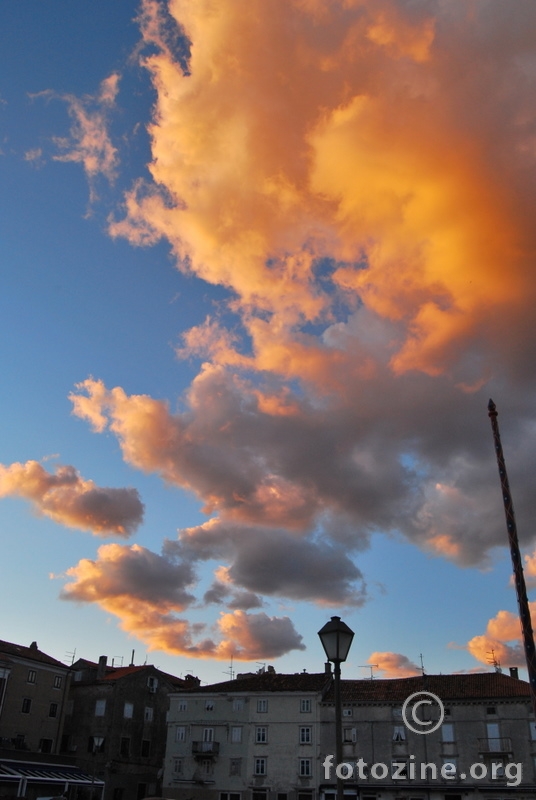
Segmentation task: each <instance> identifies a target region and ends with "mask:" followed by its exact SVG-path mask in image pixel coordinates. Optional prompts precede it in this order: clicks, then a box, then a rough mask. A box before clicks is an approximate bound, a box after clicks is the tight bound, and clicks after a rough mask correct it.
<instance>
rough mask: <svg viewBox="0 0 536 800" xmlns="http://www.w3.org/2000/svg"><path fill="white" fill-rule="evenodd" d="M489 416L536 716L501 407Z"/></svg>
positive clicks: (535, 658) (535, 651) (534, 662)
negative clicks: (500, 425)
mask: <svg viewBox="0 0 536 800" xmlns="http://www.w3.org/2000/svg"><path fill="white" fill-rule="evenodd" d="M488 415H489V418H490V420H491V429H492V431H493V441H494V443H495V452H496V455H497V465H498V467H499V478H500V481H501V489H502V495H503V502H504V513H505V515H506V528H507V531H508V541H509V544H510V555H511V557H512V567H513V570H514V582H515V586H516V595H517V605H518V608H519V619H520V621H521V631H522V634H523V647H524V649H525V660H526V662H527V672H528V674H529V684H530V693H531V699H532V710H533V712H534V715H535V716H536V648H535V646H534V634H533V631H532V622H531V618H530V607H529V601H528V598H527V588H526V586H525V576H524V575H523V563H522V561H521V553H520V550H519V540H518V538H517V525H516V518H515V514H514V504H513V502H512V495H511V494H510V485H509V483H508V474H507V472H506V464H505V462H504V455H503V450H502V444H501V436H500V433H499V423H498V422H497V407H496V405H495V403H494V402H493V400H491V399H490V401H489V403H488Z"/></svg>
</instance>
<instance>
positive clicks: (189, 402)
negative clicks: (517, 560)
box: [63, 0, 536, 674]
mask: <svg viewBox="0 0 536 800" xmlns="http://www.w3.org/2000/svg"><path fill="white" fill-rule="evenodd" d="M139 24H140V30H141V37H142V42H141V44H140V49H139V53H140V63H141V64H142V65H143V67H144V68H145V69H146V71H147V74H148V76H149V78H150V80H151V83H152V87H153V89H154V92H155V105H154V111H153V115H152V118H151V120H150V122H149V124H148V132H149V136H150V145H151V159H150V163H149V164H148V165H147V166H148V169H149V175H150V177H149V178H147V177H142V176H140V177H139V178H138V179H137V180H136V181H135V182H134V183H133V184H132V186H131V187H130V189H129V190H128V191H127V192H126V193H125V195H124V198H123V201H124V202H123V208H122V210H117V211H116V212H115V213H114V214H112V215H111V216H110V218H109V233H110V235H111V236H112V237H123V238H126V239H127V240H128V241H130V242H131V243H132V244H133V245H138V246H140V245H143V246H150V245H153V244H155V243H156V242H158V241H162V240H163V241H165V242H167V244H168V245H169V247H170V249H171V251H172V254H173V257H174V259H175V261H176V265H177V267H178V269H180V270H182V271H183V272H186V273H188V274H191V275H194V276H196V277H198V278H200V279H202V280H204V281H206V282H208V283H209V284H212V285H216V286H220V287H224V288H226V289H227V290H228V302H227V304H226V305H225V307H224V308H223V303H222V304H221V309H222V310H220V313H219V315H218V314H217V313H214V314H213V315H212V316H211V317H208V318H206V319H205V320H202V319H201V320H199V322H198V324H196V325H194V326H192V327H191V328H190V329H189V330H187V331H183V332H182V335H181V339H180V342H179V344H178V346H177V355H178V356H179V357H181V358H190V359H192V360H196V359H198V360H200V361H201V366H200V368H199V371H198V374H197V375H196V377H195V378H194V380H193V381H192V383H191V385H190V387H189V388H188V390H187V391H186V392H185V394H184V396H183V397H182V398H181V401H182V402H181V406H180V410H179V411H172V410H171V407H170V403H169V402H168V401H167V400H166V399H155V398H153V397H151V396H149V395H148V394H138V395H135V394H129V393H128V392H127V390H126V389H124V388H123V387H121V386H112V388H109V387H108V386H106V385H105V384H104V382H103V381H101V380H99V379H98V378H97V379H95V378H88V379H86V380H84V381H83V382H82V383H80V384H79V385H78V386H77V387H76V389H75V391H73V393H72V394H71V398H70V399H71V401H72V403H73V413H74V414H75V415H76V416H77V417H79V418H80V419H83V420H85V421H87V422H88V423H89V424H90V425H91V426H92V428H93V430H95V431H96V432H99V433H104V432H105V431H109V432H111V433H112V434H113V435H115V436H116V438H117V440H118V442H119V445H120V447H121V451H122V454H123V458H124V460H125V461H126V462H127V463H128V464H129V465H130V466H132V467H134V468H136V469H139V470H142V471H143V472H146V473H154V474H157V475H158V476H160V477H161V478H162V480H163V481H165V482H166V483H167V484H169V485H172V486H175V487H180V488H182V489H186V490H187V491H190V492H192V493H193V494H194V495H195V496H196V497H197V498H199V500H200V501H201V502H202V504H203V511H204V513H205V514H206V515H207V516H208V517H210V520H208V521H207V523H206V524H203V525H199V526H197V527H196V528H192V529H186V530H182V531H180V532H179V536H178V539H177V541H176V542H172V543H169V544H166V550H165V554H167V556H168V557H170V558H171V557H173V558H176V559H179V561H181V560H182V561H184V563H190V564H195V563H198V562H199V561H202V560H207V561H208V560H216V561H217V562H218V563H219V564H220V566H221V570H222V571H220V572H219V573H218V575H216V580H215V582H214V583H213V584H212V586H211V587H210V588H209V589H208V590H207V593H206V594H205V601H206V602H207V603H210V604H215V605H217V606H219V605H225V606H226V607H227V609H231V615H230V616H226V614H225V612H224V613H223V616H222V617H221V619H220V632H221V633H222V634H223V635H224V641H223V642H222V641H219V643H215V641H216V640H213V639H210V642H209V641H208V640H207V643H206V644H204V645H197V644H194V643H192V642H193V640H192V639H191V638H189V637H191V632H190V631H189V629H188V627H187V625H186V623H183V622H180V621H177V620H176V619H174V618H168V617H166V619H165V620H163V619H162V620H160V622H158V624H157V625H155V630H156V629H158V630H159V631H160V633H159V634H158V636H159V637H160V638H159V641H160V642H161V643H163V644H165V645H166V647H171V648H172V647H174V646H175V645H173V644H172V642H173V641H174V639H173V637H177V640H178V641H179V640H180V642H181V644H180V645H177V647H179V648H182V650H181V652H182V651H187V650H188V648H195V647H199V648H200V649H199V652H201V653H206V652H209V651H210V652H217V653H229V652H230V650H229V649H228V646H227V644H225V642H226V641H227V640H226V639H225V635H227V634H228V633H229V632H231V631H232V634H233V636H234V637H235V640H236V642H237V643H238V644H237V647H238V649H239V650H240V648H243V649H244V651H246V650H247V651H249V652H253V651H255V652H257V651H260V650H262V646H261V645H260V644H258V642H257V639H256V638H255V637H256V636H257V633H258V631H261V630H262V631H263V635H266V636H268V637H269V636H270V635H271V634H270V631H271V630H272V629H273V628H274V627H275V628H276V629H277V633H278V635H281V637H282V639H283V640H284V639H285V636H286V635H287V634H288V641H289V642H290V643H291V644H292V643H294V644H292V646H296V641H297V640H296V635H295V632H294V631H293V630H287V629H286V628H285V625H286V623H283V622H281V621H278V622H277V623H273V622H271V623H270V622H269V621H268V618H267V617H266V618H265V617H264V616H263V615H262V614H261V615H256V616H255V617H254V619H255V620H256V622H255V624H253V622H252V620H253V617H250V616H248V615H247V614H245V609H247V608H251V607H254V606H250V605H249V604H250V603H255V602H256V601H257V599H258V600H259V602H264V598H265V597H272V598H275V597H278V596H281V597H285V598H291V599H293V600H303V601H311V600H313V601H316V602H318V603H321V604H325V605H330V604H331V605H333V604H335V605H336V604H341V605H342V604H348V605H354V606H355V605H360V604H361V603H362V602H364V601H365V599H366V589H365V581H364V577H363V575H362V573H361V570H360V569H359V567H358V563H359V553H360V551H361V550H363V549H365V548H366V547H368V545H369V543H370V540H371V537H373V536H374V534H376V533H377V532H382V533H385V532H387V533H394V534H396V535H402V536H403V537H405V538H406V539H407V540H408V541H410V542H412V543H413V544H415V545H416V546H418V547H419V548H421V549H422V550H423V551H425V552H426V553H428V554H429V555H430V557H431V558H432V557H437V558H447V559H449V560H451V561H453V562H455V563H456V564H458V565H459V566H463V567H471V566H477V567H480V568H482V567H488V566H489V565H490V564H492V563H493V558H494V555H495V552H496V550H497V548H503V547H504V546H505V545H506V537H505V530H504V519H503V517H502V510H501V496H500V491H499V487H498V482H497V475H496V467H495V464H494V451H493V445H492V442H491V436H490V431H489V424H488V420H487V415H486V406H487V399H488V397H487V390H488V389H490V390H491V389H493V392H494V394H495V392H496V390H497V392H498V393H499V395H501V396H502V397H508V404H509V411H510V415H511V416H510V419H511V420H513V421H510V424H509V440H510V451H509V452H510V454H511V464H512V473H511V479H512V484H513V485H515V486H516V493H517V494H516V496H518V497H519V500H517V499H516V508H517V509H518V513H519V512H520V513H521V514H522V515H524V517H525V519H532V518H533V517H534V513H535V512H536V505H535V503H536V501H535V499H534V492H533V488H532V485H531V479H530V476H531V474H533V455H532V453H533V447H531V446H530V445H529V442H530V441H531V435H532V441H533V435H534V424H533V422H532V419H533V416H534V405H533V402H532V391H533V386H534V380H535V378H536V374H535V367H534V365H535V364H536V345H535V341H536V339H535V337H534V336H533V335H531V331H533V329H534V322H533V318H534V313H533V309H534V302H535V300H536V297H535V290H534V287H535V285H536V284H535V281H534V257H533V254H534V249H535V246H536V238H535V237H536V233H535V229H534V221H533V219H532V213H531V211H530V209H532V208H534V201H535V197H534V193H535V188H534V187H535V186H536V184H535V182H534V169H535V167H536V149H535V147H534V141H535V138H534V110H533V105H534V101H533V97H534V74H533V65H532V61H530V59H529V58H528V57H527V58H525V54H529V53H530V52H533V48H534V34H533V31H534V30H536V6H535V5H534V4H528V3H523V4H520V5H518V6H516V12H515V14H512V13H509V12H508V11H507V10H505V9H504V8H503V7H502V6H501V5H500V4H493V3H484V2H482V3H480V2H476V3H472V4H470V5H468V4H463V3H459V4H448V3H447V4H446V3H440V2H433V1H432V2H429V3H421V4H415V3H409V2H403V0H398V2H397V1H396V0H381V2H378V0H348V1H347V2H342V1H341V2H339V1H338V0H337V1H336V2H330V3H326V2H322V0H273V2H271V3H269V4H267V3H266V2H264V0H251V1H250V3H249V4H248V8H247V10H246V9H245V7H244V4H243V3H242V2H240V0H222V2H220V3H218V4H216V5H215V4H214V3H212V2H209V0H199V2H196V3H191V2H187V0H170V2H169V3H165V2H157V0H144V2H142V7H141V12H140V17H139ZM183 31H184V33H185V35H186V36H187V37H188V39H189V41H190V43H191V57H190V59H189V62H188V67H187V68H186V64H185V59H184V53H185V51H186V47H185V46H184V44H183V46H182V47H179V46H178V42H179V39H180V36H181V35H182V32H183ZM116 91H117V80H116V81H115V83H114V81H113V80H112V79H108V82H107V83H106V84H103V85H102V87H101V91H100V94H99V97H98V98H97V106H98V108H99V109H101V108H102V109H105V108H109V107H110V106H111V105H112V104H113V102H114V97H115V92H116ZM84 103H85V101H78V100H75V99H72V100H71V101H70V107H71V113H72V115H73V119H74V121H75V122H74V127H73V132H72V135H71V139H70V140H69V142H66V145H65V149H66V152H65V154H64V156H63V158H64V160H75V161H79V162H80V163H82V164H83V165H84V168H85V169H86V172H87V174H88V177H90V178H91V176H92V175H93V174H96V173H98V172H102V173H103V174H105V175H110V176H111V175H112V173H113V171H114V170H115V168H116V153H115V151H114V149H113V147H112V146H111V144H110V142H109V139H108V138H107V135H105V134H103V131H104V129H105V126H104V120H105V118H104V116H102V114H101V111H98V112H95V115H94V116H93V117H92V116H91V115H90V114H89V112H88V111H87V108H88V107H87V105H86V104H84ZM102 113H104V112H102ZM93 123H94V124H93ZM99 136H100V138H99ZM73 142H74V144H73ZM230 320H231V321H230ZM81 377H82V376H81ZM497 399H499V398H498V397H497ZM531 536H533V534H531V533H529V534H528V537H529V539H528V540H527V541H528V542H529V540H530V537H531ZM285 551H286V552H288V553H291V554H292V559H291V558H290V557H289V558H287V559H284V558H283V559H280V560H279V561H278V558H279V556H280V555H281V554H282V553H283V552H285ZM182 561H181V563H182ZM263 564H264V567H263ZM275 565H277V569H276V568H275ZM267 567H269V568H267ZM528 567H529V571H530V569H532V567H531V562H529V563H528ZM535 571H536V570H535ZM244 593H245V594H244ZM133 597H134V594H133V595H132V598H133ZM129 598H131V595H130V594H129ZM132 598H131V599H129V602H128V604H127V605H126V606H122V605H121V606H120V607H119V606H118V605H115V606H114V607H115V608H116V612H114V613H117V615H118V616H119V617H120V618H121V619H122V620H123V622H122V624H123V625H126V626H129V625H130V626H131V629H132V630H136V631H137V634H136V635H140V636H143V637H145V639H144V640H147V637H148V636H152V635H153V634H148V633H147V632H146V631H147V630H149V629H150V628H151V625H152V623H153V622H155V617H154V614H155V613H156V611H154V610H153V611H151V614H153V616H151V625H149V623H148V622H147V620H146V619H145V616H144V614H145V611H143V613H142V611H140V609H138V608H136V610H135V613H134V612H133V615H131V612H130V610H129V609H130V608H131V605H130V603H131V602H135V601H134V600H133V599H132ZM98 602H101V603H106V604H108V606H107V607H109V604H110V603H111V604H117V602H118V601H116V600H112V599H108V600H105V601H101V600H99V601H98ZM144 608H145V606H144ZM170 613H171V612H170ZM136 615H138V616H136ZM134 618H135V619H136V620H138V621H134V622H133V621H132V620H133V619H134ZM497 619H499V618H497ZM129 620H130V621H129ZM505 622H506V620H505V619H503V618H502V617H500V622H498V623H497V624H496V625H491V624H490V625H491V627H490V626H488V630H487V632H486V634H485V635H484V636H482V637H475V638H474V639H473V640H471V642H470V643H469V644H468V645H467V647H468V649H469V651H470V652H471V653H472V654H473V655H474V656H475V657H476V658H477V659H480V660H482V658H483V653H484V652H485V651H486V648H489V646H490V643H492V642H496V646H497V648H498V649H500V648H503V649H502V650H501V653H502V655H503V656H504V657H507V656H508V658H510V657H511V658H514V657H516V653H517V652H518V645H517V644H516V637H515V636H514V637H513V638H504V637H506V636H507V634H508V635H510V634H511V633H512V630H510V629H509V630H508V631H506V629H505V628H504V626H505ZM255 626H256V627H255ZM270 626H272V627H270ZM255 631H257V633H255ZM499 634H500V635H499ZM155 637H156V634H155ZM501 637H502V638H501ZM151 641H156V638H155V639H154V640H151ZM508 648H510V649H508ZM275 650H277V647H275ZM486 652H487V651H486ZM375 655H376V656H377V657H378V659H380V658H381V659H382V664H384V667H382V669H385V671H386V672H389V670H391V671H392V672H393V674H394V673H396V671H397V670H398V673H397V674H403V672H404V670H407V674H413V673H411V670H414V669H415V665H414V664H413V663H412V662H410V661H408V660H405V658H406V657H405V656H402V655H400V654H392V653H388V652H387V653H378V654H375Z"/></svg>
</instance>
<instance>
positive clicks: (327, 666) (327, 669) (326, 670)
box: [324, 661, 331, 675]
mask: <svg viewBox="0 0 536 800" xmlns="http://www.w3.org/2000/svg"><path fill="white" fill-rule="evenodd" d="M324 673H325V674H326V675H331V661H326V663H325V664H324Z"/></svg>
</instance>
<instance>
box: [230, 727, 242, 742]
mask: <svg viewBox="0 0 536 800" xmlns="http://www.w3.org/2000/svg"><path fill="white" fill-rule="evenodd" d="M241 741H242V728H239V727H237V726H234V727H232V728H231V742H234V743H235V744H239V743H240V742H241Z"/></svg>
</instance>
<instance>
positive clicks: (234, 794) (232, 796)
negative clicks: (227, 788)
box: [220, 792, 240, 800]
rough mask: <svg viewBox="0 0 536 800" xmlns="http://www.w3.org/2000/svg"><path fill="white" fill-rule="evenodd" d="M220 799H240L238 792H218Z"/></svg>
mask: <svg viewBox="0 0 536 800" xmlns="http://www.w3.org/2000/svg"><path fill="white" fill-rule="evenodd" d="M220 800H240V792H220Z"/></svg>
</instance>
